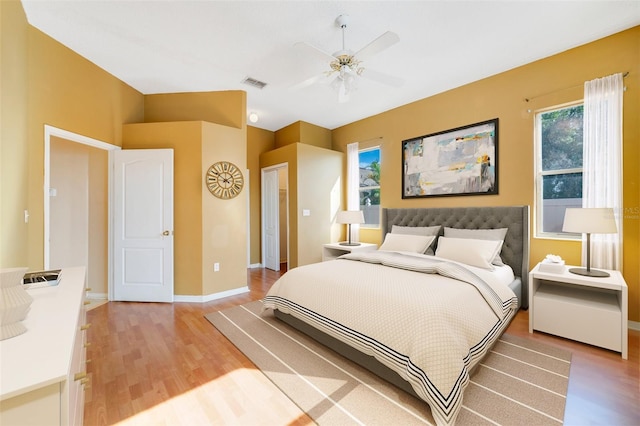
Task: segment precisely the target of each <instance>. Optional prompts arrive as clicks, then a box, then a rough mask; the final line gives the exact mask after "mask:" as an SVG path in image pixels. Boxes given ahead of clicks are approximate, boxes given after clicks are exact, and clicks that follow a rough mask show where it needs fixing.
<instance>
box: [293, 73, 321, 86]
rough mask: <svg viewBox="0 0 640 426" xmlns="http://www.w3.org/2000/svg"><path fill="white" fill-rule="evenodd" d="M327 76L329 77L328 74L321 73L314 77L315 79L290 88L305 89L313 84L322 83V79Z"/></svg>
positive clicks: (310, 78) (303, 81)
mask: <svg viewBox="0 0 640 426" xmlns="http://www.w3.org/2000/svg"><path fill="white" fill-rule="evenodd" d="M326 76H327V74H326V73H320V74H317V75H314V76H313V77H309V78H307V79H306V80H302V81H301V82H299V83H296V84H293V85H291V86H289V88H290V89H293V90H299V89H304V88H305V87H309V86H311V85H312V84H315V83H317V82H318V81H320V80H321V79H322V78H324V77H326Z"/></svg>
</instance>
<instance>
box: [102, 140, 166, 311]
mask: <svg viewBox="0 0 640 426" xmlns="http://www.w3.org/2000/svg"><path fill="white" fill-rule="evenodd" d="M114 154H115V155H114V174H113V176H114V179H113V181H114V209H113V211H114V218H113V222H114V237H113V247H114V265H113V269H114V274H113V275H114V278H113V289H114V291H113V300H122V301H131V302H173V150H172V149H131V150H128V149H127V150H121V151H115V153H114Z"/></svg>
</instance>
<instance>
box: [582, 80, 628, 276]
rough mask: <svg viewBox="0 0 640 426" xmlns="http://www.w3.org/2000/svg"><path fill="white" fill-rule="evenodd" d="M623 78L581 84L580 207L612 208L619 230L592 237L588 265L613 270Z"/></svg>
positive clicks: (616, 263) (617, 260) (618, 243)
mask: <svg viewBox="0 0 640 426" xmlns="http://www.w3.org/2000/svg"><path fill="white" fill-rule="evenodd" d="M622 78H623V77H622V74H614V75H610V76H608V77H603V78H598V79H595V80H591V81H587V82H585V84H584V124H583V132H584V133H583V138H584V139H583V178H582V179H583V181H582V207H609V208H613V211H614V212H615V215H616V225H617V227H618V233H617V234H592V235H591V265H592V266H593V267H596V268H604V269H615V270H620V269H621V267H622V215H621V214H620V213H621V212H622V94H623V91H624V84H623V81H622ZM585 246H586V244H584V241H583V245H582V262H583V264H585V263H586V247H585Z"/></svg>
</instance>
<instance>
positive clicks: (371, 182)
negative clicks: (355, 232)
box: [358, 147, 380, 228]
mask: <svg viewBox="0 0 640 426" xmlns="http://www.w3.org/2000/svg"><path fill="white" fill-rule="evenodd" d="M358 164H359V165H360V187H359V189H358V190H359V192H360V210H362V212H363V214H364V222H365V223H364V224H362V225H360V226H361V227H363V228H378V227H379V226H380V147H375V148H367V149H363V150H360V151H359V152H358Z"/></svg>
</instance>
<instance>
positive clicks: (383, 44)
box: [353, 31, 400, 61]
mask: <svg viewBox="0 0 640 426" xmlns="http://www.w3.org/2000/svg"><path fill="white" fill-rule="evenodd" d="M399 41H400V37H399V36H398V34H396V33H394V32H391V31H387V32H386V33H384V34H382V35H381V36H380V37H378V38H377V39H375V40H373V41H372V42H371V43H369V44H367V45H366V46H365V47H363V48H362V49H360V50H359V51H357V52H356V53H355V54H354V55H353V56H355V57H356V59H358V60H359V61H364V60H366V59H367V58H370V57H371V56H373V55H375V54H376V53H379V52H382V51H383V50H385V49H387V48H389V47H391V46H393V45H394V44H396V43H397V42H399Z"/></svg>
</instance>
